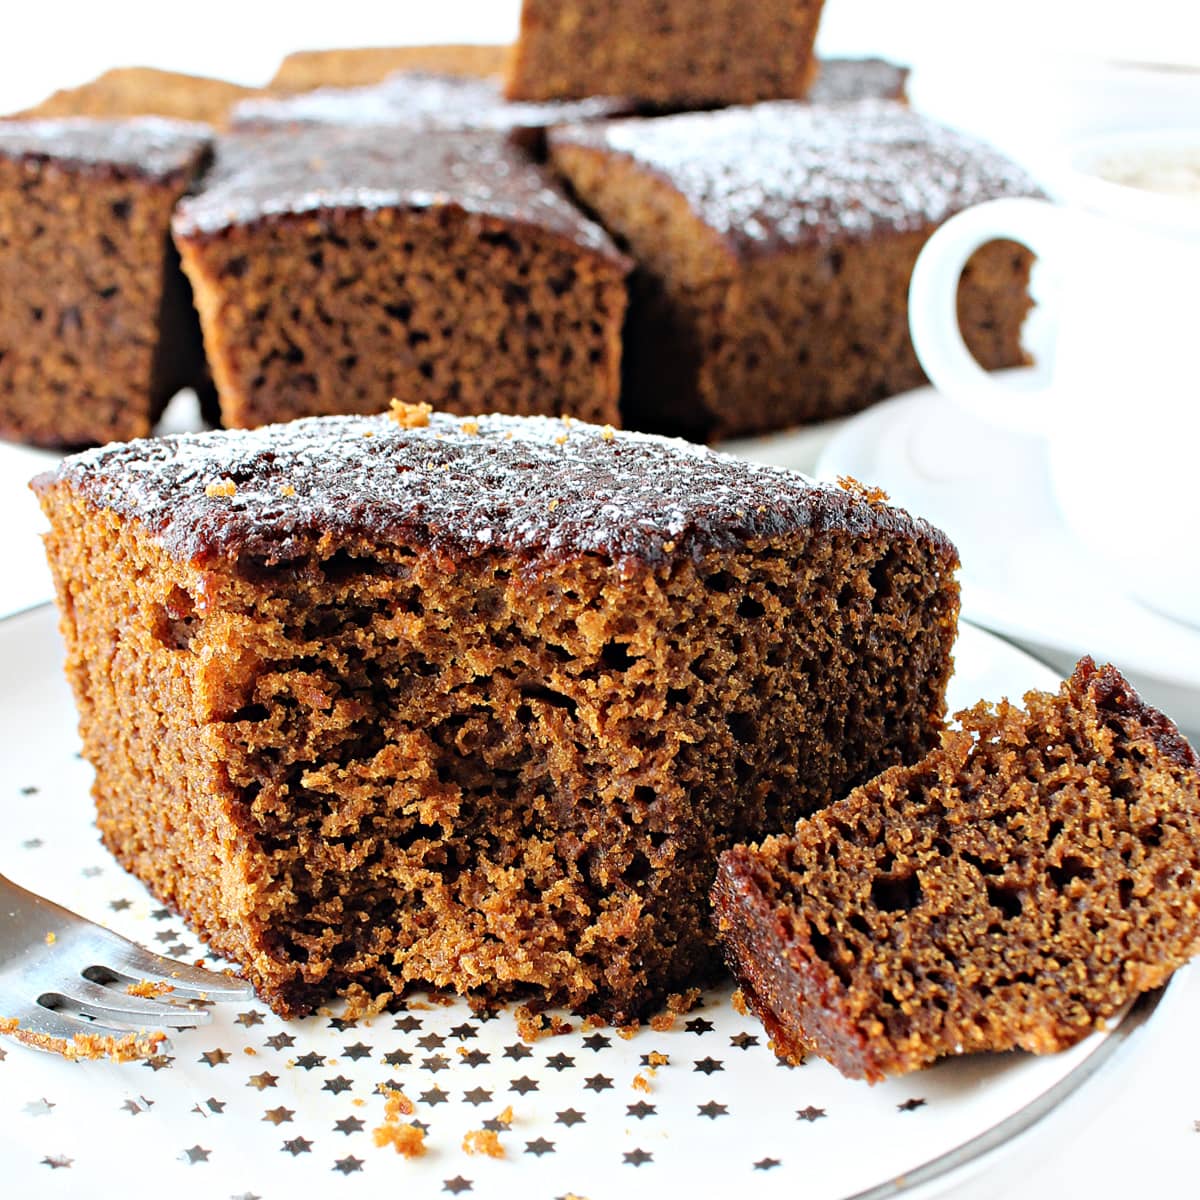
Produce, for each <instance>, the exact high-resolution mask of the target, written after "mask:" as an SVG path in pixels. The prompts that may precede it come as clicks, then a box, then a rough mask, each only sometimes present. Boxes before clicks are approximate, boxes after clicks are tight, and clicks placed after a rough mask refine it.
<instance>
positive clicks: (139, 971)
mask: <svg viewBox="0 0 1200 1200" xmlns="http://www.w3.org/2000/svg"><path fill="white" fill-rule="evenodd" d="M106 949H107V951H108V954H107V958H108V959H109V961H107V962H103V963H96V964H95V965H96V967H98V968H99V969H100V970H101V971H110V972H112V973H113V974H114V975H123V976H126V977H127V978H129V979H130V980H132V981H137V980H142V979H145V980H148V981H149V982H150V983H167V984H170V985H171V987H172V988H174V989H175V990H174V992H173V995H175V996H178V997H180V998H182V999H190V998H195V999H201V998H203V999H206V1000H248V999H249V998H250V997H251V996H252V995H253V994H254V990H253V988H251V986H250V985H249V984H248V983H246V982H245V981H244V980H241V979H236V978H233V977H231V976H229V975H219V974H218V973H217V972H216V971H206V970H204V969H203V968H202V967H193V966H191V965H190V964H188V963H181V962H176V961H175V959H173V958H163V956H162V955H161V954H152V953H151V952H150V951H149V950H143V949H142V947H141V946H139V945H137V944H136V943H134V942H130V941H126V940H125V938H122V937H117V936H116V935H114V938H113V942H112V945H111V946H109V947H106Z"/></svg>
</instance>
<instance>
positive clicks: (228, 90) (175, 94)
mask: <svg viewBox="0 0 1200 1200" xmlns="http://www.w3.org/2000/svg"><path fill="white" fill-rule="evenodd" d="M259 90H260V89H258V88H251V87H243V86H241V85H240V84H237V83H230V82H229V81H228V80H225V79H210V78H208V77H206V76H202V75H184V74H180V73H179V72H177V71H160V70H158V69H157V68H155V67H114V68H113V69H112V70H110V71H105V72H104V74H103V75H99V76H97V78H95V79H92V80H90V81H89V82H87V83H83V84H80V85H79V86H78V87H73V88H63V89H61V90H60V91H57V92H55V93H54V94H53V95H51V96H48V97H46V99H45V100H43V101H41V102H40V103H39V104H35V105H34V106H33V107H32V108H28V109H25V110H24V111H22V112H19V113H14V114H13V117H12V118H11V119H15V120H26V119H29V118H32V117H137V116H159V117H172V118H175V119H177V120H181V121H206V122H208V123H209V124H211V125H221V124H223V123H224V121H225V117H226V115H227V114H228V112H229V110H230V109H231V108H232V107H233V105H234V104H236V103H237V102H238V101H239V100H245V99H247V98H248V97H250V96H254V95H257V94H258V92H259Z"/></svg>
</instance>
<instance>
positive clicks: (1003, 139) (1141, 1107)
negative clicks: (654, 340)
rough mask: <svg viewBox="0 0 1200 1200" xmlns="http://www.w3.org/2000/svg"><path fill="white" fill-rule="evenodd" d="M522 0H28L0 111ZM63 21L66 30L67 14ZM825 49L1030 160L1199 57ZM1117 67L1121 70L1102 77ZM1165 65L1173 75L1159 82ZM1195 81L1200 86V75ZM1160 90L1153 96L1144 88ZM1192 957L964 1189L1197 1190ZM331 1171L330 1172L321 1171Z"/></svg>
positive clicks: (21, 520) (13, 589)
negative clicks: (149, 72)
mask: <svg viewBox="0 0 1200 1200" xmlns="http://www.w3.org/2000/svg"><path fill="white" fill-rule="evenodd" d="M517 7H518V4H517V0H447V2H446V3H444V4H442V5H417V4H413V3H400V4H392V5H379V4H377V3H375V2H373V0H342V3H339V4H338V5H335V6H330V5H328V4H326V3H321V4H315V3H294V4H290V5H287V6H282V5H273V4H272V5H247V4H244V3H236V4H235V3H234V2H233V0H210V3H208V4H207V5H205V6H204V9H203V11H202V12H201V11H200V10H196V11H194V12H190V13H189V15H188V16H187V18H186V26H184V27H182V28H185V29H186V33H181V32H180V29H179V28H175V27H172V26H171V25H169V24H168V23H166V22H164V21H163V19H162V18H163V13H164V11H168V10H166V9H164V7H163V6H162V5H161V4H159V3H151V2H150V0H127V2H124V3H121V2H113V3H109V4H107V5H84V4H77V5H72V4H68V5H39V6H33V5H26V6H22V11H21V14H20V16H19V17H17V18H14V20H13V21H12V22H10V23H8V24H7V25H6V34H5V37H4V38H3V39H0V111H10V110H12V109H15V108H17V107H21V106H24V105H27V104H32V103H34V102H36V101H37V100H39V99H40V98H42V97H43V96H44V95H45V94H47V93H48V92H49V91H51V90H53V89H54V88H57V87H63V86H69V85H71V84H75V83H79V82H82V81H84V80H85V79H87V78H89V77H92V76H94V75H96V74H98V73H99V72H100V71H102V70H104V69H106V68H108V67H110V66H116V65H128V64H131V63H138V64H145V65H152V66H161V67H165V68H169V69H176V70H185V71H193V72H197V73H202V74H213V75H219V76H224V77H227V78H234V79H238V80H240V81H242V82H246V83H260V82H264V81H265V80H266V79H267V78H268V77H269V75H270V74H271V73H272V71H273V69H274V66H275V64H276V63H277V61H278V60H279V58H280V57H281V56H282V54H284V53H286V52H288V51H291V50H296V49H308V48H313V47H318V46H323V45H325V46H328V45H345V46H353V45H372V44H377V45H389V44H398V43H402V42H423V41H505V40H509V39H510V38H511V36H512V34H513V31H514V29H515V25H516V11H517ZM66 25H69V36H65V35H64V27H65V26H66ZM820 46H821V49H822V50H823V51H824V52H825V53H827V54H839V53H851V54H853V53H880V54H884V55H886V56H890V57H893V58H897V59H901V60H907V61H909V62H913V63H915V64H916V65H917V66H918V67H919V68H920V70H919V71H918V75H917V78H916V80H915V81H914V88H913V94H914V102H915V103H916V104H918V105H919V106H922V107H925V108H927V109H928V110H930V111H932V112H933V113H934V114H935V115H938V116H940V117H942V118H943V119H946V120H949V121H952V122H955V123H958V124H961V125H964V126H967V127H969V128H971V129H973V130H974V131H976V132H980V133H982V134H984V135H987V136H991V137H992V138H993V139H994V140H996V141H998V142H999V143H1001V144H1002V145H1003V146H1004V147H1005V148H1006V149H1008V150H1009V151H1010V152H1012V153H1014V154H1017V155H1019V156H1021V157H1024V158H1027V159H1031V160H1032V159H1036V158H1037V157H1038V156H1039V155H1040V154H1043V153H1045V152H1046V150H1047V148H1048V147H1051V146H1052V143H1053V141H1054V139H1055V138H1057V137H1060V136H1062V135H1063V134H1064V133H1067V132H1074V131H1076V130H1078V129H1080V128H1082V127H1086V126H1087V125H1088V123H1089V122H1096V121H1104V120H1107V121H1112V120H1128V119H1129V114H1130V112H1131V111H1134V109H1133V107H1132V102H1131V100H1130V96H1131V95H1133V96H1135V97H1136V99H1137V100H1138V101H1139V102H1140V103H1142V104H1143V106H1144V107H1143V109H1142V110H1141V111H1142V117H1141V118H1139V119H1142V120H1148V121H1150V122H1151V123H1154V122H1159V123H1161V122H1166V121H1171V122H1178V121H1179V120H1181V119H1183V118H1184V116H1186V114H1187V113H1188V112H1191V113H1192V114H1193V117H1192V119H1194V120H1196V121H1198V122H1200V105H1197V106H1196V107H1193V108H1191V109H1188V108H1187V107H1186V106H1183V105H1181V104H1180V102H1179V95H1178V93H1176V92H1174V91H1173V90H1172V89H1173V87H1174V86H1175V83H1178V81H1179V80H1180V79H1183V80H1185V81H1187V83H1188V86H1190V85H1191V83H1193V82H1194V80H1192V79H1191V78H1190V75H1189V73H1187V72H1178V73H1176V74H1175V75H1174V77H1173V79H1174V81H1175V82H1174V83H1172V82H1171V81H1170V80H1169V79H1168V78H1167V77H1165V76H1162V75H1157V76H1155V77H1154V80H1153V81H1152V85H1151V86H1150V87H1149V88H1147V86H1146V80H1145V77H1144V76H1142V75H1138V73H1136V72H1134V73H1132V74H1131V75H1129V76H1128V77H1127V78H1128V79H1129V80H1130V81H1131V82H1130V83H1129V85H1128V88H1127V90H1126V92H1124V93H1121V94H1119V95H1118V94H1117V92H1116V91H1114V90H1113V88H1112V86H1111V83H1106V82H1097V80H1098V78H1100V76H1098V75H1097V69H1096V68H1097V64H1098V63H1099V62H1100V61H1101V60H1123V61H1127V62H1128V61H1138V62H1143V63H1145V62H1159V63H1175V64H1181V65H1185V66H1191V67H1200V6H1196V5H1190V4H1181V3H1179V0H1143V3H1141V4H1139V5H1138V6H1137V8H1136V16H1135V15H1134V10H1132V9H1131V8H1130V7H1129V5H1128V4H1126V3H1121V4H1117V3H1112V2H1107V0H1090V2H1089V3H1087V4H1083V3H1075V2H1071V3H1067V2H1059V3H1055V2H1053V0H1008V2H1007V3H1005V4H1003V5H1001V4H988V5H968V4H963V3H961V0H938V2H934V0H912V2H910V3H907V4H903V5H901V4H896V3H895V0H828V2H827V4H826V15H825V20H824V24H823V26H822V34H821V39H820ZM1105 78H1107V79H1110V80H1111V76H1109V77H1105ZM1164 80H1166V82H1164ZM1193 95H1194V93H1193ZM1147 105H1148V107H1145V106H1147ZM54 459H55V456H53V455H49V454H45V453H42V452H38V451H31V450H26V449H23V448H18V447H0V563H3V564H4V566H3V568H0V617H2V616H4V615H7V614H9V613H12V612H15V611H18V610H20V609H22V608H25V607H27V606H29V605H31V604H34V603H38V602H41V601H43V600H45V599H47V598H48V597H49V590H50V589H49V584H48V579H47V576H46V573H45V569H44V566H43V565H42V562H41V559H40V548H39V546H38V543H37V537H36V530H37V529H38V528H39V527H40V516H39V514H38V513H37V510H36V505H35V503H34V502H33V499H32V496H31V495H30V494H29V492H28V490H27V488H26V480H27V479H28V477H29V476H30V475H32V474H34V473H36V472H37V471H38V470H41V469H43V468H44V466H45V465H47V464H48V463H52V462H53V461H54ZM1197 1011H1200V969H1194V970H1192V971H1191V972H1190V973H1188V974H1187V975H1186V976H1185V977H1181V978H1180V979H1179V980H1178V983H1177V985H1176V986H1175V988H1174V989H1173V992H1172V993H1169V994H1168V996H1167V999H1166V1000H1165V1001H1164V1002H1163V1004H1162V1005H1161V1006H1160V1008H1159V1010H1158V1011H1157V1012H1156V1013H1155V1014H1154V1016H1153V1018H1152V1019H1151V1020H1150V1021H1149V1022H1148V1023H1147V1025H1146V1026H1145V1027H1144V1028H1143V1029H1142V1030H1141V1031H1140V1032H1139V1033H1138V1034H1137V1035H1135V1036H1134V1037H1133V1038H1131V1039H1130V1041H1129V1043H1128V1044H1127V1045H1126V1046H1125V1047H1124V1048H1123V1049H1122V1050H1121V1051H1120V1052H1119V1053H1118V1055H1117V1056H1116V1057H1115V1058H1114V1059H1113V1060H1112V1061H1111V1062H1110V1063H1109V1064H1108V1065H1107V1066H1106V1067H1105V1068H1104V1069H1103V1070H1102V1071H1101V1073H1100V1074H1099V1076H1098V1077H1097V1078H1096V1079H1094V1080H1093V1081H1092V1082H1091V1083H1090V1084H1089V1085H1088V1086H1087V1087H1085V1088H1084V1089H1083V1090H1082V1091H1081V1092H1080V1093H1079V1094H1077V1095H1076V1096H1074V1097H1072V1098H1071V1099H1069V1100H1067V1101H1066V1102H1065V1103H1064V1104H1063V1105H1062V1106H1060V1107H1059V1108H1058V1109H1057V1110H1055V1112H1054V1113H1052V1114H1051V1115H1050V1116H1048V1117H1046V1118H1045V1119H1044V1120H1043V1121H1041V1122H1040V1123H1039V1124H1038V1125H1037V1126H1035V1127H1034V1129H1033V1130H1031V1131H1030V1132H1028V1133H1026V1134H1024V1135H1022V1137H1021V1138H1019V1139H1018V1140H1017V1142H1016V1143H1014V1144H1012V1145H1011V1146H1010V1147H1008V1148H1006V1149H1004V1150H1003V1151H1001V1152H998V1153H997V1154H996V1155H995V1156H993V1158H992V1159H991V1160H989V1162H988V1163H987V1169H986V1171H984V1172H983V1173H981V1174H978V1175H976V1176H975V1178H974V1179H973V1181H972V1182H971V1183H970V1184H969V1185H967V1186H965V1187H963V1188H961V1189H960V1190H959V1191H958V1192H957V1193H956V1194H958V1195H968V1196H972V1197H989V1196H997V1197H1000V1196H1012V1195H1018V1194H1019V1195H1021V1196H1023V1197H1025V1198H1027V1200H1042V1198H1045V1200H1061V1198H1062V1197H1076V1196H1095V1197H1107V1196H1127V1195H1148V1196H1175V1195H1180V1196H1183V1195H1193V1194H1195V1193H1196V1192H1197V1190H1198V1188H1200V1185H1198V1184H1197V1182H1196V1180H1197V1177H1198V1168H1200V1132H1197V1129H1198V1128H1200V1125H1198V1124H1197V1123H1198V1122H1200V1088H1198V1087H1197V1084H1196V1080H1198V1079H1200V1032H1198V1031H1197V1023H1196V1021H1195V1020H1194V1018H1193V1014H1194V1013H1195V1012H1197ZM323 1186H324V1183H322V1187H323Z"/></svg>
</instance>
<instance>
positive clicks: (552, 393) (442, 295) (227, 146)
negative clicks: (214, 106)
mask: <svg viewBox="0 0 1200 1200" xmlns="http://www.w3.org/2000/svg"><path fill="white" fill-rule="evenodd" d="M174 231H175V240H176V243H177V245H178V246H179V249H180V253H181V254H182V257H183V266H184V270H185V271H186V272H187V274H188V276H189V278H190V279H191V281H192V286H193V288H194V289H195V293H196V306H197V308H198V309H199V310H200V319H201V323H202V325H203V328H204V339H205V346H206V348H207V351H208V357H209V361H210V363H211V365H212V370H213V375H214V377H215V379H216V383H217V390H218V393H219V395H220V403H221V416H222V423H223V424H224V425H226V426H236V427H249V426H254V425H263V424H267V423H269V422H272V421H283V420H290V419H292V418H294V417H302V416H315V415H320V414H328V413H352V412H360V413H365V412H378V411H379V410H380V409H382V408H384V407H386V406H387V403H388V401H389V400H390V399H391V398H392V397H398V398H399V399H401V400H403V401H406V402H408V403H413V404H416V403H422V402H424V403H428V404H432V405H433V406H434V407H435V408H442V409H448V410H449V411H451V412H456V413H478V412H486V411H492V410H496V411H502V412H513V413H543V414H547V415H568V416H573V417H579V418H581V419H584V420H596V421H602V422H608V423H610V424H613V425H616V424H619V422H620V415H619V409H618V396H619V390H620V360H621V324H622V320H623V318H624V314H625V305H626V288H625V276H626V274H627V272H628V267H629V264H628V262H627V260H626V259H625V258H624V257H623V256H622V255H621V254H620V253H619V252H618V251H617V250H616V248H615V247H614V246H613V244H612V242H611V241H610V240H609V238H608V236H607V235H606V234H605V233H604V231H603V230H602V229H600V228H599V227H598V226H596V225H594V224H592V222H590V221H588V220H586V219H585V218H584V217H583V216H582V215H581V214H580V213H579V212H578V211H577V210H576V208H575V207H574V206H573V205H572V204H571V203H570V201H569V200H567V198H566V197H565V196H564V195H563V194H562V192H561V191H560V190H559V189H558V187H557V185H556V184H555V183H554V182H553V180H552V179H551V178H550V177H549V176H548V175H547V174H546V172H545V171H544V170H543V169H542V168H540V167H538V166H536V165H535V164H534V163H532V162H530V161H529V160H528V159H527V158H526V156H525V155H524V154H523V153H522V152H521V151H520V150H519V149H518V148H517V147H515V146H513V145H510V144H509V142H508V140H507V139H506V138H504V137H503V136H501V135H498V134H470V133H450V134H438V135H437V136H436V137H435V136H431V135H430V134H429V133H427V132H425V131H421V130H404V129H393V130H389V131H388V135H387V136H386V137H383V136H381V134H380V131H379V130H378V129H372V128H369V127H368V128H341V127H333V126H319V127H312V128H304V129H299V130H289V129H281V130H272V131H269V132H266V133H261V134H249V133H247V134H242V135H237V136H231V137H229V138H227V139H224V140H222V142H221V143H220V146H219V150H218V156H217V162H216V165H215V166H214V168H213V170H212V172H211V173H210V175H209V176H208V178H207V179H206V182H205V186H204V189H203V190H202V191H201V192H200V193H199V194H197V195H195V196H192V197H189V198H188V199H187V200H185V201H184V202H183V203H182V204H181V205H180V207H179V210H178V212H177V214H176V217H175V223H174Z"/></svg>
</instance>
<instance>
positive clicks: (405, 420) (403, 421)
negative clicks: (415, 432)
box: [388, 397, 433, 429]
mask: <svg viewBox="0 0 1200 1200" xmlns="http://www.w3.org/2000/svg"><path fill="white" fill-rule="evenodd" d="M431 412H433V405H432V404H424V403H421V404H406V403H405V402H404V401H403V400H397V399H396V398H395V397H393V398H392V403H391V405H390V407H389V409H388V416H389V417H391V418H392V420H393V421H395V422H396V424H397V425H399V426H400V428H401V429H424V428H425V427H426V426H427V425H428V424H429V414H430V413H431Z"/></svg>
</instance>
